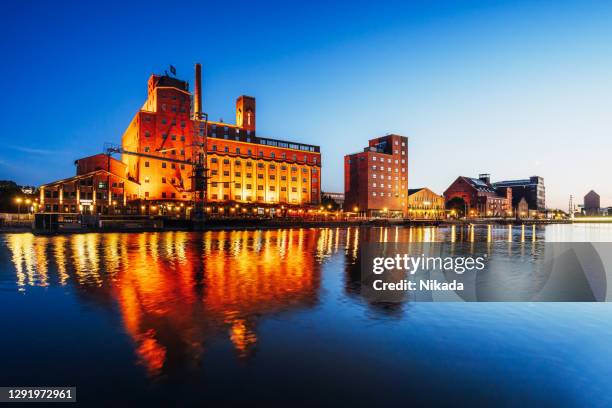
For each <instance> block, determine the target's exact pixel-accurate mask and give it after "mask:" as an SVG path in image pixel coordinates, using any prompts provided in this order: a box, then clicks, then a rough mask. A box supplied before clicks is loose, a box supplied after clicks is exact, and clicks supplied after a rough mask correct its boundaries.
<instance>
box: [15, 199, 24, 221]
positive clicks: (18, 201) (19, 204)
mask: <svg viewBox="0 0 612 408" xmlns="http://www.w3.org/2000/svg"><path fill="white" fill-rule="evenodd" d="M22 201H23V199H22V198H21V197H17V198H16V199H15V202H16V203H17V214H18V215H21V202H22ZM18 218H19V217H18Z"/></svg>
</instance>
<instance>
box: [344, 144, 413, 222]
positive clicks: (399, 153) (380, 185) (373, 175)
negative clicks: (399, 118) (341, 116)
mask: <svg viewBox="0 0 612 408" xmlns="http://www.w3.org/2000/svg"><path fill="white" fill-rule="evenodd" d="M344 193H345V200H344V209H345V211H353V212H365V213H366V214H368V215H370V216H396V217H406V216H407V214H408V138H407V137H404V136H399V135H387V136H383V137H379V138H376V139H372V140H370V141H369V146H368V147H366V148H365V149H364V150H363V152H359V153H354V154H350V155H347V156H344Z"/></svg>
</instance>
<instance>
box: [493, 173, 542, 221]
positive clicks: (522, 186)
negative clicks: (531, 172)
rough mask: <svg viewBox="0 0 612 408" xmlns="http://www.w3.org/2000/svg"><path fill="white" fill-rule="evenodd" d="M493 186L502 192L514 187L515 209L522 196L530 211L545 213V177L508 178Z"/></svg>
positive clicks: (513, 202)
mask: <svg viewBox="0 0 612 408" xmlns="http://www.w3.org/2000/svg"><path fill="white" fill-rule="evenodd" d="M493 187H494V188H495V189H496V190H498V192H500V193H501V194H504V191H505V189H506V188H510V189H512V208H514V209H515V210H516V209H517V208H518V205H519V203H520V201H521V199H522V198H524V199H525V201H526V202H527V206H528V210H529V211H537V212H538V213H544V212H545V210H546V189H545V187H544V179H543V178H542V177H539V176H532V177H529V178H528V179H522V180H506V181H499V182H496V183H493Z"/></svg>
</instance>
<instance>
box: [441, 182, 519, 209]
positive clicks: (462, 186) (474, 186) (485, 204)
mask: <svg viewBox="0 0 612 408" xmlns="http://www.w3.org/2000/svg"><path fill="white" fill-rule="evenodd" d="M444 199H445V200H446V202H447V204H448V203H449V202H450V201H451V200H453V201H455V202H460V203H461V206H463V208H460V210H461V211H463V212H467V215H469V216H479V217H505V216H510V215H512V189H511V188H509V187H508V188H503V189H501V188H500V189H497V190H496V189H495V188H494V187H493V186H492V185H491V179H490V176H489V175H488V174H480V175H478V178H471V177H463V176H461V177H458V178H457V179H456V180H455V181H454V182H453V183H452V184H451V185H450V186H449V187H448V188H447V189H446V191H444Z"/></svg>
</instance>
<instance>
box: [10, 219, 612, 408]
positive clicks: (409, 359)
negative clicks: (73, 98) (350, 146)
mask: <svg viewBox="0 0 612 408" xmlns="http://www.w3.org/2000/svg"><path fill="white" fill-rule="evenodd" d="M590 240H593V241H604V242H607V241H612V226H607V225H554V226H548V227H538V228H532V227H530V226H528V227H520V226H514V227H505V226H493V227H487V226H482V227H475V228H450V227H448V228H386V229H385V228H370V229H364V228H362V229H358V228H349V229H347V228H339V229H295V230H280V231H233V232H203V233H195V232H194V233H191V232H165V233H142V234H79V235H69V236H52V237H40V236H33V235H31V234H4V235H0V313H1V318H0V322H1V323H2V324H1V327H2V331H1V335H0V361H1V365H0V385H7V386H8V385H14V386H17V385H20V386H27V385H30V386H33V385H47V386H49V385H58V386H60V385H61V386H65V385H75V386H77V388H78V391H77V392H78V394H77V395H78V398H79V400H80V401H81V402H86V403H90V404H95V405H101V406H113V405H124V404H126V403H128V402H147V403H149V404H154V405H156V404H164V405H181V406H185V405H200V406H201V405H202V404H205V403H206V402H209V403H210V405H213V406H218V405H245V404H244V403H242V402H246V404H249V405H255V402H256V401H257V402H267V403H269V404H270V405H284V406H297V405H313V404H314V405H339V406H344V405H349V404H353V405H372V404H376V405H381V404H387V403H389V404H390V403H401V404H402V405H408V404H412V405H418V404H420V403H425V402H427V403H431V404H438V405H452V406H457V405H463V406H521V407H525V406H555V407H558V406H572V407H573V406H591V407H593V406H602V407H603V406H610V405H612V305H610V304H607V303H420V302H417V303H413V302H406V303H402V304H371V303H369V302H368V301H367V300H366V299H364V298H363V297H362V296H361V295H360V282H359V281H360V270H359V265H358V264H359V256H360V249H359V248H360V244H362V243H363V242H365V241H389V242H395V241H398V242H423V241H448V242H453V241H454V242H472V241H473V242H490V243H491V250H492V251H508V250H509V248H510V251H515V250H516V251H521V250H524V248H525V246H526V245H529V243H533V242H541V241H590ZM508 245H510V247H509V246H508ZM518 267H520V266H518ZM120 401H122V404H118V402H120Z"/></svg>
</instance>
